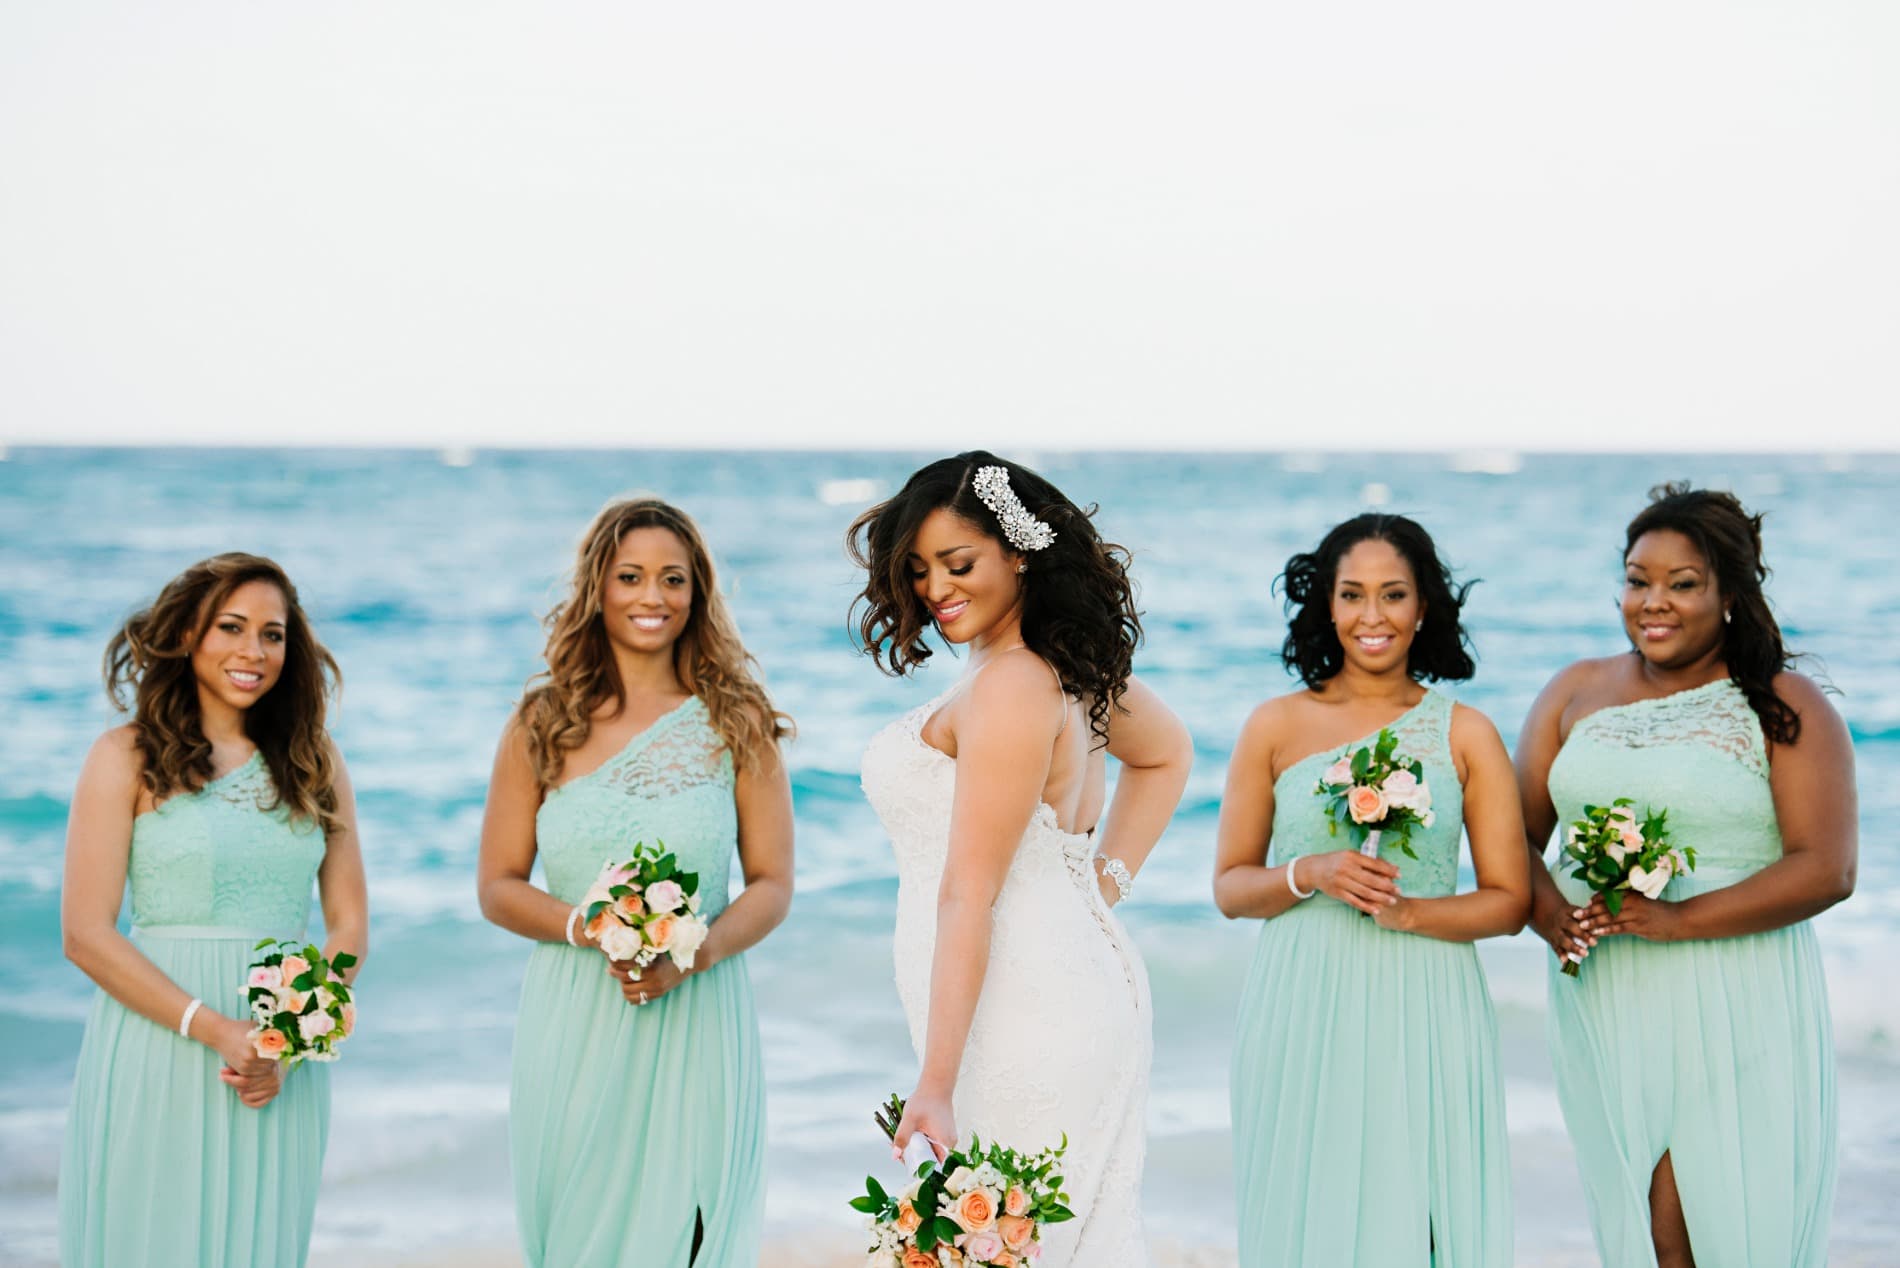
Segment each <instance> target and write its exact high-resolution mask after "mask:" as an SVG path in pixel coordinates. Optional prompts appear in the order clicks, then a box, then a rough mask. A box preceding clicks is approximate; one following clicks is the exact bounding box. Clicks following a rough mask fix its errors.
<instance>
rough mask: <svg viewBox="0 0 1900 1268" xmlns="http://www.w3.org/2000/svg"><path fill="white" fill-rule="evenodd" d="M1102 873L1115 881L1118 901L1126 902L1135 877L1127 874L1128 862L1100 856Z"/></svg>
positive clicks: (1133, 886) (1133, 885)
mask: <svg viewBox="0 0 1900 1268" xmlns="http://www.w3.org/2000/svg"><path fill="white" fill-rule="evenodd" d="M1102 875H1104V876H1106V877H1108V879H1109V880H1111V881H1114V882H1115V893H1116V895H1117V898H1118V901H1121V902H1124V903H1125V902H1127V901H1128V894H1129V892H1130V891H1131V890H1133V889H1134V888H1135V878H1134V877H1132V876H1130V875H1129V874H1128V864H1126V863H1124V862H1122V861H1121V860H1120V859H1111V858H1109V857H1107V856H1106V855H1103V856H1102Z"/></svg>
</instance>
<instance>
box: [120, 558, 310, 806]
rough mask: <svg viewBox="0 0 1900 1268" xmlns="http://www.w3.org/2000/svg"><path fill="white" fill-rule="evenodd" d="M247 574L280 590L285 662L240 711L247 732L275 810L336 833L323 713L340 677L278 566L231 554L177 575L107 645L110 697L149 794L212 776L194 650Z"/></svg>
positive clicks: (185, 788) (158, 795)
mask: <svg viewBox="0 0 1900 1268" xmlns="http://www.w3.org/2000/svg"><path fill="white" fill-rule="evenodd" d="M252 581H263V582H267V583H269V584H270V585H273V586H275V587H277V589H278V591H279V592H280V593H281V594H282V595H283V596H284V610H285V617H284V669H283V673H282V674H281V675H280V676H279V677H278V679H277V682H276V684H275V685H274V686H272V687H271V689H270V690H269V691H267V692H265V693H264V694H263V696H261V697H260V698H259V699H258V700H257V702H256V703H255V704H253V705H252V706H251V707H250V708H249V709H247V710H246V711H245V713H244V733H245V735H246V736H248V737H249V738H250V740H251V742H252V743H253V744H255V745H257V751H258V752H259V753H260V754H262V755H263V758H264V764H265V765H266V766H268V767H269V768H270V776H271V783H272V784H273V785H274V786H275V788H276V790H277V800H276V802H275V803H273V807H272V808H275V806H280V805H281V806H287V807H289V810H290V813H291V814H292V815H293V816H294V817H296V818H299V819H302V820H305V821H307V822H310V823H315V824H317V825H318V826H319V827H321V828H322V829H323V831H324V832H325V833H330V832H334V831H336V830H337V829H338V828H339V827H340V826H341V823H340V821H339V820H338V818H337V797H336V762H335V760H334V759H333V758H332V756H331V748H330V737H329V732H328V731H327V730H326V729H325V726H324V714H325V711H326V710H327V708H328V705H329V697H330V695H331V693H332V692H333V691H335V690H336V688H337V687H338V686H339V685H341V682H342V674H341V673H340V672H339V671H338V669H337V664H336V659H335V657H333V656H331V655H330V653H329V651H328V650H327V649H326V648H325V647H324V646H323V644H322V643H319V642H318V641H317V636H316V635H315V634H314V633H313V632H312V631H311V629H310V621H309V619H308V618H306V617H305V616H304V612H303V606H302V605H301V604H300V603H299V602H298V600H297V587H295V586H293V585H291V584H290V578H289V576H287V575H286V574H285V572H284V570H283V569H282V568H280V567H278V566H277V564H276V563H274V562H272V561H271V560H269V559H265V558H264V557H263V556H261V555H247V554H243V553H242V552H238V551H233V552H230V553H228V554H223V555H213V556H212V557H211V558H209V559H203V560H200V561H199V562H197V563H195V564H193V565H192V566H191V567H189V568H187V569H185V570H184V571H183V572H181V573H179V574H178V575H177V576H176V577H173V578H172V579H171V580H170V581H169V582H167V583H166V585H165V588H164V589H163V590H161V591H159V592H158V597H157V598H156V599H154V600H152V603H151V605H150V606H149V607H145V608H142V609H140V610H139V611H137V612H135V613H133V614H132V615H131V616H130V617H128V618H127V619H126V622H125V624H124V625H122V626H121V627H120V628H119V631H118V633H116V634H114V635H113V636H112V641H111V642H109V643H107V644H106V656H105V677H106V694H107V695H109V696H111V697H112V703H113V704H114V705H115V706H116V707H117V708H118V709H120V710H121V711H129V712H130V713H131V714H132V722H131V726H132V737H133V743H134V745H135V747H136V748H137V749H138V753H139V756H140V758H141V759H143V765H144V772H143V776H142V777H143V779H144V781H145V787H146V788H147V789H149V790H150V791H151V794H152V797H153V799H154V800H156V801H162V800H164V799H165V798H167V797H170V796H174V795H176V794H179V793H190V792H197V791H198V790H199V789H201V788H203V787H204V786H205V784H206V783H207V782H208V781H209V780H210V779H211V775H212V770H211V741H209V740H207V739H206V738H205V734H204V727H203V725H202V724H201V722H200V719H199V713H198V678H197V675H196V674H195V673H194V672H193V671H192V667H191V655H192V653H193V652H194V651H196V650H197V647H198V644H199V642H200V640H202V639H203V638H204V636H205V632H206V631H207V630H209V629H210V628H211V621H212V619H213V617H214V616H215V615H216V614H217V611H218V608H219V606H220V605H221V604H222V603H223V602H224V601H225V600H226V599H228V598H230V597H231V594H232V592H233V591H235V590H236V589H237V588H238V587H239V586H242V585H245V584H247V583H249V582H252Z"/></svg>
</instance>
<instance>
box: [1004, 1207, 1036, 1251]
mask: <svg viewBox="0 0 1900 1268" xmlns="http://www.w3.org/2000/svg"><path fill="white" fill-rule="evenodd" d="M996 1231H997V1232H998V1233H1000V1234H1001V1235H1002V1238H1003V1245H1005V1246H1007V1247H1009V1248H1010V1249H1011V1250H1021V1249H1022V1248H1023V1247H1025V1246H1027V1245H1029V1243H1030V1242H1031V1241H1033V1240H1035V1237H1036V1221H1034V1220H1032V1219H1030V1218H1029V1217H1027V1216H1024V1215H1005V1216H1003V1217H1001V1218H1000V1219H998V1220H997V1221H996Z"/></svg>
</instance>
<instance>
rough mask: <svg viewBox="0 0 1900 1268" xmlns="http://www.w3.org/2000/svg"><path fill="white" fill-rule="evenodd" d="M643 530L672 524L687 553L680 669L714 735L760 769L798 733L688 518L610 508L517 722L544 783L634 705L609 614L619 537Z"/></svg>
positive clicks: (551, 626) (554, 612)
mask: <svg viewBox="0 0 1900 1268" xmlns="http://www.w3.org/2000/svg"><path fill="white" fill-rule="evenodd" d="M636 528H663V529H665V530H666V531H667V532H669V533H671V534H673V536H675V537H677V538H679V541H680V545H682V546H684V547H685V548H686V555H687V558H688V560H689V561H690V566H691V569H692V576H693V605H692V609H691V610H690V611H689V612H688V614H687V617H686V628H685V629H683V630H681V631H680V636H679V638H678V640H677V641H676V642H675V643H674V644H673V670H674V672H675V673H677V674H678V675H679V680H680V683H681V685H682V686H684V687H685V688H686V689H687V690H688V691H690V692H692V693H693V694H694V695H695V696H698V697H699V699H700V700H701V701H702V702H703V703H704V704H705V706H706V713H707V715H708V717H710V719H711V720H712V726H713V730H715V731H717V732H718V733H719V737H720V739H722V740H724V741H725V743H726V748H727V749H728V750H730V751H731V753H732V757H733V761H734V762H735V763H736V764H738V765H739V766H740V767H741V768H742V769H743V768H747V767H756V765H757V764H758V763H759V762H760V761H761V760H762V759H763V758H764V757H765V755H766V754H767V752H769V751H770V749H771V748H772V746H773V745H775V744H777V743H778V742H779V741H780V740H783V739H786V738H789V737H790V736H791V735H792V733H793V728H792V720H791V719H790V718H789V717H787V716H786V715H785V714H783V713H780V712H779V711H778V710H777V709H775V708H773V707H772V700H771V697H769V696H767V695H766V694H765V688H764V687H762V686H760V685H759V680H758V677H757V662H755V661H754V660H753V659H752V656H751V654H750V653H748V652H747V651H746V649H745V645H744V644H743V643H741V642H740V641H739V627H738V626H737V625H735V624H734V623H733V620H732V615H731V613H730V612H728V611H727V610H726V603H725V600H724V599H723V598H721V597H720V594H719V586H718V581H717V577H716V575H715V573H714V570H713V561H712V554H711V553H710V552H709V551H708V550H707V549H706V543H705V540H704V539H703V538H701V537H700V535H699V528H698V526H697V525H695V524H694V523H693V521H692V519H691V517H689V516H688V515H687V514H686V512H684V511H682V510H680V509H679V508H678V507H676V506H673V505H671V504H669V503H666V502H663V501H661V500H660V499H659V498H650V497H643V498H629V499H626V500H624V501H617V502H611V503H609V504H608V505H607V506H606V507H605V508H603V509H602V510H601V512H600V514H599V515H596V516H595V517H594V522H593V523H592V524H591V525H589V526H588V529H587V533H586V535H585V536H584V537H582V538H581V545H580V553H579V556H578V558H577V559H576V560H575V563H574V573H573V576H572V578H571V581H570V584H569V587H568V593H567V597H566V598H564V599H562V600H561V601H560V602H559V603H556V604H555V605H554V607H553V608H552V609H551V610H549V612H548V614H547V617H546V618H545V620H544V621H543V624H544V625H546V626H547V631H548V642H547V647H546V648H545V649H544V650H543V652H542V657H543V659H544V660H545V661H546V662H547V668H546V669H544V670H543V671H542V672H540V673H539V674H536V675H535V676H534V678H532V679H530V680H529V685H528V690H527V692H526V694H524V695H523V696H522V697H521V704H520V706H519V708H518V709H517V710H516V715H515V716H516V718H517V719H518V720H519V721H520V723H521V727H522V730H523V731H524V732H525V733H526V736H527V741H528V760H529V761H530V763H532V765H533V766H534V775H535V778H536V779H538V780H539V781H540V782H541V784H542V786H543V787H546V786H549V785H551V784H553V783H554V781H555V780H556V779H558V778H560V774H561V768H562V766H563V765H565V764H566V761H567V755H568V754H569V753H571V752H573V751H574V750H575V749H577V748H579V747H580V746H581V745H582V744H584V743H586V742H587V737H588V735H589V734H590V733H591V732H592V731H593V727H594V711H595V710H596V709H598V708H599V707H600V706H601V705H603V704H605V703H606V702H607V701H609V700H612V701H614V702H615V705H616V706H620V705H624V704H625V703H626V700H627V689H626V684H624V683H623V682H621V681H620V667H619V665H618V664H617V663H616V662H615V661H614V657H613V650H612V648H611V647H610V646H609V645H608V641H607V627H606V624H605V622H604V621H603V619H602V617H601V614H600V609H601V598H602V595H603V594H604V593H605V591H606V588H607V573H608V571H609V570H610V569H611V568H612V567H613V562H614V554H615V552H616V551H618V550H619V549H620V541H621V539H622V538H623V537H625V536H626V535H627V534H628V533H630V532H632V531H633V530H634V529H636Z"/></svg>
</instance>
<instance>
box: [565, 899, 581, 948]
mask: <svg viewBox="0 0 1900 1268" xmlns="http://www.w3.org/2000/svg"><path fill="white" fill-rule="evenodd" d="M580 917H581V908H580V904H578V903H576V904H575V906H574V910H572V911H570V912H568V913H567V945H569V946H570V947H578V946H579V945H580V943H579V942H577V941H576V940H575V938H574V922H575V921H576V920H579V919H580Z"/></svg>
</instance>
